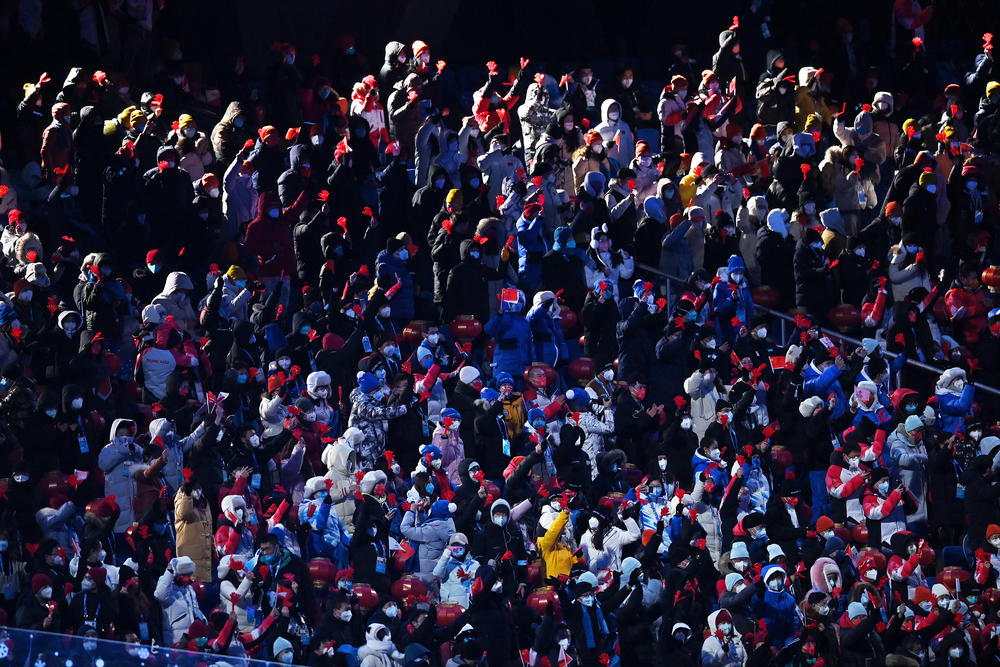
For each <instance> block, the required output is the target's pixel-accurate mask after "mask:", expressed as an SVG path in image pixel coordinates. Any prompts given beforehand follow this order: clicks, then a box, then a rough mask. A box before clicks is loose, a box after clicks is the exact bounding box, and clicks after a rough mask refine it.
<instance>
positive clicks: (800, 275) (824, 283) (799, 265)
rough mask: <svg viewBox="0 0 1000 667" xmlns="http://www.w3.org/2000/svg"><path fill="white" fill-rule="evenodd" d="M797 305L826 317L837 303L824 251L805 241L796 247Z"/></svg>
mask: <svg viewBox="0 0 1000 667" xmlns="http://www.w3.org/2000/svg"><path fill="white" fill-rule="evenodd" d="M793 264H794V268H795V305H796V306H800V307H802V308H805V309H806V311H807V312H808V313H810V314H812V315H815V316H817V317H820V318H826V314H827V312H829V310H830V309H831V308H833V306H834V305H835V304H836V300H835V298H834V285H833V277H832V276H831V275H830V270H829V268H828V267H827V265H826V259H825V257H824V256H823V253H822V251H816V250H813V249H812V247H810V246H809V245H808V244H807V243H805V242H804V241H799V243H798V245H796V247H795V257H794V260H793Z"/></svg>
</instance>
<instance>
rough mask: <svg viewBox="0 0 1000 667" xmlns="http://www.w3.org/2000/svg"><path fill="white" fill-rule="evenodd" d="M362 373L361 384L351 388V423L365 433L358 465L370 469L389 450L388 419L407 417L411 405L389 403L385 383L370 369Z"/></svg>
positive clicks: (359, 381)
mask: <svg viewBox="0 0 1000 667" xmlns="http://www.w3.org/2000/svg"><path fill="white" fill-rule="evenodd" d="M358 376H359V377H358V386H357V387H355V388H354V389H353V390H352V391H351V414H350V417H349V418H348V422H347V423H348V426H354V427H356V428H357V429H359V430H360V431H361V432H363V433H364V434H365V439H364V442H363V444H362V446H361V448H360V449H359V451H358V465H359V467H360V468H361V469H366V470H369V469H371V468H373V467H374V466H375V464H376V462H377V460H378V459H379V458H381V457H382V454H383V452H385V441H386V429H387V423H386V422H387V420H389V419H396V418H397V417H401V416H403V415H404V414H406V412H407V411H408V410H409V409H410V406H409V405H392V406H387V405H385V401H384V399H383V397H384V394H383V386H382V385H381V384H380V383H379V380H378V378H376V377H375V375H373V374H372V373H369V372H361V373H358ZM318 469H321V468H318Z"/></svg>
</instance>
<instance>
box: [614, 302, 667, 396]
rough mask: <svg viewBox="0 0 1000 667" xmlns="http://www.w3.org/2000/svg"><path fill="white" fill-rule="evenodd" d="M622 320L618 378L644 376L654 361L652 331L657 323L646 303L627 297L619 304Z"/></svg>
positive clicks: (619, 323)
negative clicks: (634, 375)
mask: <svg viewBox="0 0 1000 667" xmlns="http://www.w3.org/2000/svg"><path fill="white" fill-rule="evenodd" d="M618 310H619V311H620V313H621V319H620V320H619V321H618V328H617V331H616V338H617V339H618V376H619V377H629V376H630V375H632V374H633V373H634V374H637V375H643V374H644V373H645V372H646V369H647V368H649V365H650V363H651V361H652V356H653V351H654V349H653V340H652V338H651V337H650V330H652V329H653V328H654V326H650V325H651V324H655V323H656V322H657V318H656V316H655V315H652V314H650V312H649V309H648V308H647V307H646V304H645V303H640V302H639V300H638V299H636V298H635V297H634V296H627V297H625V298H624V299H622V300H621V302H620V303H619V304H618Z"/></svg>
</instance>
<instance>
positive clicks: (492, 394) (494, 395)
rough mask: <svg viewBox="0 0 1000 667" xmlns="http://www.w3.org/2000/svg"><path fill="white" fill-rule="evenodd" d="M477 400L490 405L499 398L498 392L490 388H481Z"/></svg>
mask: <svg viewBox="0 0 1000 667" xmlns="http://www.w3.org/2000/svg"><path fill="white" fill-rule="evenodd" d="M479 398H481V399H483V400H484V401H486V402H488V403H492V402H493V401H495V400H497V399H498V398H500V392H499V391H497V390H496V389H494V388H492V387H483V390H482V391H480V392H479Z"/></svg>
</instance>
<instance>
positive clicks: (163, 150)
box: [156, 144, 180, 165]
mask: <svg viewBox="0 0 1000 667" xmlns="http://www.w3.org/2000/svg"><path fill="white" fill-rule="evenodd" d="M179 158H180V156H179V155H178V154H177V149H176V148H174V147H173V146H171V145H169V144H167V145H165V146H160V147H159V148H157V149H156V161H157V163H160V162H169V161H170V160H171V159H172V160H173V161H174V164H175V165H176V164H177V160H178V159H179Z"/></svg>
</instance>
